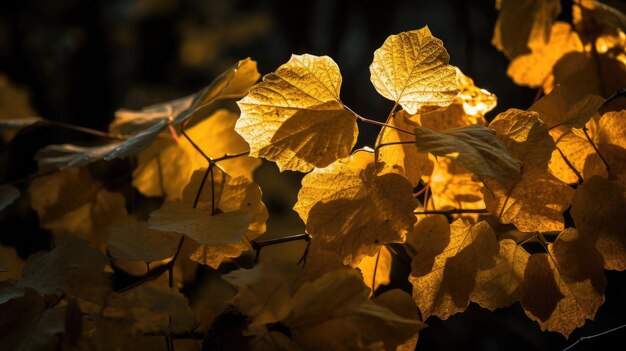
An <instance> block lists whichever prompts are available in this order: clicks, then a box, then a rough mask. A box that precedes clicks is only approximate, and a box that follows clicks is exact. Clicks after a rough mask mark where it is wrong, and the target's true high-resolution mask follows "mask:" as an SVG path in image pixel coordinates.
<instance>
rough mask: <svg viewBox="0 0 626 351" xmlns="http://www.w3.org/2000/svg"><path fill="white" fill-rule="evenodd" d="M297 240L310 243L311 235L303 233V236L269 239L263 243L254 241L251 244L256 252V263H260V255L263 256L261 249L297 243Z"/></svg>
mask: <svg viewBox="0 0 626 351" xmlns="http://www.w3.org/2000/svg"><path fill="white" fill-rule="evenodd" d="M297 240H305V241H310V240H311V236H310V235H309V234H306V233H303V234H296V235H290V236H285V237H282V238H276V239H268V240H263V241H255V240H252V241H251V242H250V244H252V248H253V249H254V251H255V252H256V254H255V256H254V261H255V262H258V260H259V255H260V254H261V249H263V248H264V247H266V246H272V245H276V244H282V243H287V242H290V241H297Z"/></svg>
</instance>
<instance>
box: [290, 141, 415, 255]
mask: <svg viewBox="0 0 626 351" xmlns="http://www.w3.org/2000/svg"><path fill="white" fill-rule="evenodd" d="M361 156H364V157H366V158H369V159H370V162H371V163H364V162H363V160H360V159H359V158H360V157H361ZM384 166H385V165H384V164H383V163H380V162H373V155H371V154H369V155H367V153H366V152H365V151H359V152H357V153H355V155H353V156H351V157H350V158H347V159H344V160H340V161H337V162H335V163H333V164H332V165H330V166H328V167H326V168H316V169H315V170H314V171H313V172H311V173H309V174H307V175H306V176H305V177H304V178H303V179H302V189H301V190H300V192H299V193H298V202H297V203H296V205H295V206H294V210H295V211H296V212H298V214H299V215H300V218H302V220H303V221H304V222H305V223H306V226H307V232H308V233H309V234H310V235H311V236H312V237H313V239H314V240H316V241H317V242H318V243H319V244H320V246H321V247H323V248H326V249H328V250H332V251H335V252H337V253H338V254H339V255H340V256H341V257H343V259H344V263H347V264H356V263H358V262H359V261H360V260H361V259H362V258H363V257H364V256H372V255H374V254H376V253H378V250H379V248H380V246H381V245H383V244H386V243H392V242H403V241H404V235H405V234H406V232H408V231H409V230H410V229H411V228H412V227H413V223H415V216H414V215H413V210H414V209H415V208H416V207H417V200H415V198H414V197H413V195H412V188H413V187H412V186H411V184H410V183H409V181H408V180H406V179H405V178H404V177H402V176H401V175H399V174H396V173H386V172H385V171H384Z"/></svg>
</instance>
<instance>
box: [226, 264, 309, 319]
mask: <svg viewBox="0 0 626 351" xmlns="http://www.w3.org/2000/svg"><path fill="white" fill-rule="evenodd" d="M299 272H300V267H298V266H296V265H294V264H293V263H291V262H287V261H276V260H269V261H262V262H261V263H259V264H258V265H256V266H255V267H254V268H252V269H245V270H236V271H233V272H230V273H228V274H225V275H223V276H222V278H224V280H226V281H227V282H229V283H230V284H231V285H233V286H234V287H236V288H237V295H235V296H234V297H233V299H232V303H233V304H234V305H235V306H237V307H238V309H239V310H240V311H241V312H243V313H245V314H246V315H248V316H249V317H250V318H251V319H252V323H251V326H250V327H249V328H254V327H258V326H262V325H264V324H268V323H274V322H278V321H280V320H282V319H284V318H286V317H287V316H288V315H289V313H290V312H291V309H292V306H293V301H292V296H293V295H294V292H295V290H297V289H298V287H299V286H300V284H302V281H301V279H299V276H298V273H299Z"/></svg>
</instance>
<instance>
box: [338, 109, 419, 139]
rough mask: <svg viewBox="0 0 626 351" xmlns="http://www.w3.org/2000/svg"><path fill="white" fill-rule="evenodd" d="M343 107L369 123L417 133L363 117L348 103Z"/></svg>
mask: <svg viewBox="0 0 626 351" xmlns="http://www.w3.org/2000/svg"><path fill="white" fill-rule="evenodd" d="M343 107H344V108H345V109H346V110H348V111H350V112H352V114H354V116H356V118H357V119H359V120H361V121H362V122H365V123H369V124H375V125H377V126H381V127H387V128H391V129H395V130H397V131H400V132H402V133H406V134H410V135H413V136H414V135H415V133H412V132H409V131H408V130H404V129H402V128H398V127H395V126H392V125H390V124H387V123H383V122H378V121H375V120H373V119H369V118H365V117H363V116H361V115H359V114H358V113H356V112H354V111H352V109H351V108H349V107H348V106H346V105H343Z"/></svg>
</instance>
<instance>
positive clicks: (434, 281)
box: [409, 219, 498, 319]
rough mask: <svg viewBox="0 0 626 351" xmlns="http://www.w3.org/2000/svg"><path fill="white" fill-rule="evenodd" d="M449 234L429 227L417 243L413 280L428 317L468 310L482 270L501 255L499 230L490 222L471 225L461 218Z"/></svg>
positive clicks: (415, 296)
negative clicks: (497, 234)
mask: <svg viewBox="0 0 626 351" xmlns="http://www.w3.org/2000/svg"><path fill="white" fill-rule="evenodd" d="M418 223H419V222H418ZM446 234H447V233H446V232H441V231H439V230H425V231H423V232H422V233H421V235H420V238H419V242H418V243H416V244H417V245H416V247H415V251H416V253H417V254H416V255H415V257H414V258H413V261H412V263H411V267H412V270H411V275H409V281H410V282H411V284H412V285H413V298H414V299H415V301H416V302H417V306H418V307H419V308H420V311H422V316H423V318H424V319H426V318H428V317H429V316H433V315H435V316H438V317H439V318H442V319H447V318H448V317H449V316H451V315H453V314H455V313H458V312H462V311H464V310H465V308H467V306H468V305H469V302H470V296H471V294H472V291H473V290H474V288H475V286H476V276H477V274H478V272H479V271H481V270H484V269H486V268H489V267H491V266H493V264H494V256H495V255H497V254H498V242H497V241H496V236H495V233H494V232H493V230H492V229H491V227H490V226H489V224H487V222H484V221H483V222H479V223H477V224H475V225H470V224H469V223H467V222H464V221H463V220H461V219H459V220H456V221H454V222H453V223H452V225H451V226H450V232H449V236H447V235H446Z"/></svg>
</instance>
